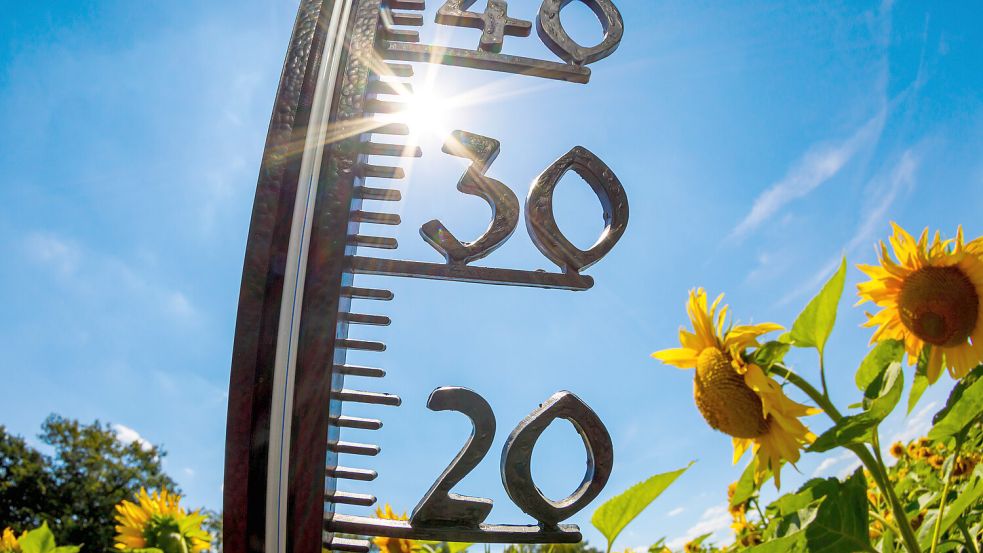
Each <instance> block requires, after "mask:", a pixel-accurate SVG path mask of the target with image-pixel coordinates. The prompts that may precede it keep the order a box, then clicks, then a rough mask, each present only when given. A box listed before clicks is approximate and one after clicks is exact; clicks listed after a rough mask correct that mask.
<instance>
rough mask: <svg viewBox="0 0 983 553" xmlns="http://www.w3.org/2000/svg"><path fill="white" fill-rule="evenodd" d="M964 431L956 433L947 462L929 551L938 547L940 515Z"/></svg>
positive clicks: (947, 497) (943, 512) (940, 535)
mask: <svg viewBox="0 0 983 553" xmlns="http://www.w3.org/2000/svg"><path fill="white" fill-rule="evenodd" d="M965 435H966V433H965V432H960V433H959V434H957V435H956V449H955V451H953V452H952V462H951V463H949V473H948V474H947V475H946V477H945V485H944V486H942V497H941V498H940V499H939V514H938V515H937V516H936V517H935V529H934V530H933V531H932V549H931V553H935V550H936V549H937V548H938V547H939V538H941V537H942V515H944V514H945V504H946V501H947V500H948V499H949V488H950V487H952V474H953V473H954V472H956V461H958V460H959V451H960V450H961V449H962V447H963V438H964V437H965Z"/></svg>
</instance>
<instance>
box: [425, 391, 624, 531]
mask: <svg viewBox="0 0 983 553" xmlns="http://www.w3.org/2000/svg"><path fill="white" fill-rule="evenodd" d="M427 406H428V407H429V408H430V409H432V410H434V411H445V410H453V411H458V412H461V413H464V414H465V415H467V416H468V418H470V419H471V422H472V424H473V425H474V430H473V432H472V434H471V437H470V438H468V441H467V443H466V444H465V445H464V448H463V449H462V450H461V452H460V453H458V454H457V456H456V457H455V458H454V460H453V461H451V464H450V465H449V466H448V467H447V468H446V469H444V472H443V473H442V474H441V475H440V477H439V478H437V481H436V482H434V484H433V486H431V488H430V490H429V491H428V492H427V493H426V495H424V496H423V499H422V500H421V501H420V504H419V505H417V507H416V508H415V509H414V510H413V515H412V516H411V517H410V521H411V523H412V524H413V525H414V526H426V527H435V526H454V527H467V528H474V527H477V526H478V524H480V523H481V522H482V521H483V520H484V519H485V517H486V516H488V512H489V511H490V510H491V506H492V501H491V500H490V499H487V498H479V497H467V496H461V495H458V494H454V493H451V492H450V490H451V488H452V487H453V486H454V485H455V484H457V483H458V482H459V481H460V480H461V479H462V478H464V477H465V476H466V475H467V474H468V473H469V472H471V470H473V469H474V467H476V466H477V465H478V463H479V462H481V460H482V459H483V458H484V456H485V454H486V453H488V450H489V449H490V447H491V443H492V441H493V440H494V438H495V415H494V413H492V410H491V407H490V406H489V405H488V403H487V402H486V401H485V400H484V399H483V398H482V397H481V396H479V395H478V394H476V393H475V392H473V391H471V390H468V389H467V388H455V387H444V388H438V389H436V390H434V392H433V393H432V394H430V399H429V401H428V402H427ZM556 419H566V420H568V421H570V422H571V423H572V424H573V426H574V428H576V429H577V432H578V433H579V434H580V437H581V438H582V439H583V441H584V447H585V448H586V449H587V471H586V473H585V474H584V479H583V481H582V482H581V484H580V486H579V487H578V488H577V490H576V491H574V492H573V493H572V494H571V495H570V496H568V497H566V498H564V499H562V500H560V501H554V500H552V499H549V498H547V497H545V496H544V495H543V494H542V492H540V491H539V488H538V487H536V484H535V482H533V479H532V452H533V449H534V448H535V446H536V442H537V441H538V440H539V437H540V436H541V435H542V433H543V431H544V430H546V428H547V427H548V426H549V425H550V424H552V423H553V421H555V420H556ZM613 464H614V450H613V447H612V444H611V436H610V434H608V431H607V429H606V428H605V427H604V424H603V423H602V422H601V419H600V418H599V417H598V416H597V414H596V413H594V411H592V410H591V408H590V407H588V406H587V405H586V404H585V403H584V402H583V401H581V400H580V398H578V397H577V396H575V395H573V394H572V393H570V392H566V391H564V392H557V393H555V394H553V395H552V396H551V397H550V398H549V399H547V400H546V401H545V402H544V403H543V404H542V405H540V406H539V408H538V409H536V410H535V411H533V412H532V413H530V414H529V416H527V417H526V418H525V419H523V420H522V422H520V423H519V424H518V426H516V427H515V430H513V431H512V434H511V435H510V436H509V438H508V440H507V441H506V442H505V447H504V448H503V450H502V483H503V485H504V486H505V491H506V492H508V494H509V497H510V498H511V499H512V501H513V502H514V503H515V504H516V505H517V506H518V507H519V508H520V509H522V510H523V511H524V512H525V513H526V514H529V515H530V516H532V517H533V518H535V519H536V520H537V521H539V523H540V524H541V525H542V526H543V527H544V528H554V527H556V525H557V523H559V522H560V521H562V520H565V519H567V518H570V517H571V516H573V515H574V514H576V513H577V512H578V511H580V510H581V509H583V508H584V507H586V506H587V505H588V504H589V503H590V502H591V501H593V500H594V498H596V497H597V495H598V494H599V493H601V490H602V489H603V488H604V485H605V484H607V481H608V477H609V476H610V475H611V467H612V466H613Z"/></svg>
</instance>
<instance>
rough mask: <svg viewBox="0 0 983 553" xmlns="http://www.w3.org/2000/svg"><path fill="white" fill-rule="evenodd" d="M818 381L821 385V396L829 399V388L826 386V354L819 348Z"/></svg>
mask: <svg viewBox="0 0 983 553" xmlns="http://www.w3.org/2000/svg"><path fill="white" fill-rule="evenodd" d="M819 382H820V383H821V384H822V385H823V397H824V398H826V399H827V400H828V399H829V389H827V388H826V356H825V355H823V350H822V349H821V348H820V350H819Z"/></svg>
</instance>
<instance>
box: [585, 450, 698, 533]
mask: <svg viewBox="0 0 983 553" xmlns="http://www.w3.org/2000/svg"><path fill="white" fill-rule="evenodd" d="M691 466H693V462H690V464H688V465H686V466H685V467H683V468H681V469H679V470H675V471H672V472H666V473H662V474H656V475H655V476H652V477H651V478H649V479H648V480H645V481H644V482H639V483H638V484H635V485H634V486H632V487H630V488H628V489H627V490H625V491H624V492H622V493H621V494H619V495H616V496H614V497H612V498H611V499H609V500H607V501H605V502H604V504H602V505H601V506H600V507H598V508H597V510H596V511H594V516H592V517H591V519H590V521H591V524H593V525H594V528H597V530H598V531H599V532H601V534H604V537H605V538H607V540H608V551H610V550H611V546H612V545H613V544H614V540H615V538H617V537H618V534H620V533H621V531H622V530H624V529H625V526H628V523H629V522H631V521H632V520H634V519H635V517H637V516H638V515H639V514H641V512H642V511H644V510H645V508H646V507H648V506H649V504H650V503H652V502H653V501H655V498H657V497H659V495H661V494H662V492H664V491H665V490H666V488H668V487H669V485H670V484H672V483H673V482H675V481H676V479H677V478H679V476H680V475H681V474H683V473H684V472H686V469H688V468H689V467H691Z"/></svg>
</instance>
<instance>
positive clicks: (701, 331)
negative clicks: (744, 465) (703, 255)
mask: <svg viewBox="0 0 983 553" xmlns="http://www.w3.org/2000/svg"><path fill="white" fill-rule="evenodd" d="M721 299H723V294H721V295H720V296H718V297H717V299H716V300H715V301H714V302H713V305H711V306H709V308H708V307H707V294H706V292H705V291H704V290H703V289H702V288H700V289H698V290H691V291H690V294H689V302H688V304H687V306H686V310H687V312H688V313H689V318H690V321H691V322H692V324H693V330H694V332H689V331H687V330H684V329H680V331H679V341H680V343H681V344H682V346H683V347H681V348H676V349H666V350H662V351H657V352H655V353H653V354H652V357H655V358H656V359H658V360H660V361H662V362H664V363H667V364H669V365H673V366H676V367H679V368H682V369H691V368H695V369H696V376H695V378H694V379H693V398H694V399H695V400H696V406H697V408H698V409H699V410H700V414H702V415H703V418H704V419H705V420H706V421H707V424H709V425H710V426H711V427H712V428H714V429H716V430H720V431H721V432H724V433H725V434H729V435H730V436H731V437H732V438H733V443H734V462H735V463H736V462H737V461H738V459H740V458H741V456H742V455H743V454H744V452H745V451H746V450H747V448H748V447H750V446H751V445H752V444H753V446H754V447H753V454H754V455H755V456H757V458H758V463H757V468H756V469H755V477H756V479H757V480H758V481H759V482H760V481H761V480H762V479H763V478H764V477H765V475H767V473H768V470H771V471H772V472H773V473H774V474H775V485H776V486H781V468H782V462H783V461H789V462H791V463H793V464H794V463H795V462H796V461H798V460H799V448H800V447H801V446H802V445H803V444H807V443H812V441H813V440H815V439H816V436H815V435H814V434H813V433H812V432H810V431H809V429H808V428H806V427H805V425H803V424H802V423H801V422H799V417H803V416H806V415H812V414H815V413H819V412H820V411H819V410H818V409H814V408H811V407H807V406H805V405H801V404H799V403H796V402H794V401H792V400H791V399H789V398H788V397H786V396H785V393H784V392H783V391H782V387H781V386H780V385H779V384H778V383H777V382H775V381H774V380H772V379H771V378H769V377H768V376H767V375H765V373H764V371H763V370H761V367H759V366H757V365H755V364H754V363H750V362H748V361H747V360H745V357H744V352H745V350H746V349H747V348H749V347H752V346H757V345H759V344H758V340H757V339H758V337H759V336H761V335H763V334H767V333H769V332H773V331H776V330H780V329H781V328H782V327H781V326H779V325H777V324H774V323H763V324H757V325H738V326H733V325H731V326H729V327H728V328H727V329H726V330H725V329H724V324H725V319H726V316H727V306H726V305H725V306H723V307H720V311H719V313H718V312H717V308H718V306H719V305H720V301H721Z"/></svg>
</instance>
